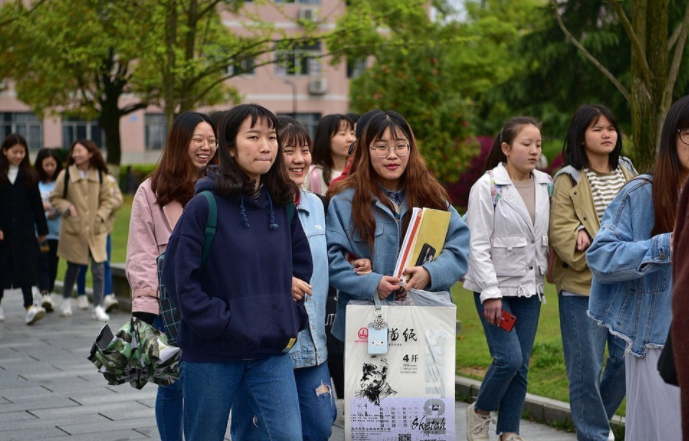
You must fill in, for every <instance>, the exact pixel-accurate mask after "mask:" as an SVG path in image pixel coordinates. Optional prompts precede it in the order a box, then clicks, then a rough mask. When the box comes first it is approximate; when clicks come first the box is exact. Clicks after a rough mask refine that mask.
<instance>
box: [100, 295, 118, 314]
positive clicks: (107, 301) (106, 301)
mask: <svg viewBox="0 0 689 441" xmlns="http://www.w3.org/2000/svg"><path fill="white" fill-rule="evenodd" d="M119 306H120V304H119V302H118V301H117V298H116V297H115V294H108V295H107V296H105V297H104V298H103V308H105V312H110V310H111V309H112V308H115V307H119Z"/></svg>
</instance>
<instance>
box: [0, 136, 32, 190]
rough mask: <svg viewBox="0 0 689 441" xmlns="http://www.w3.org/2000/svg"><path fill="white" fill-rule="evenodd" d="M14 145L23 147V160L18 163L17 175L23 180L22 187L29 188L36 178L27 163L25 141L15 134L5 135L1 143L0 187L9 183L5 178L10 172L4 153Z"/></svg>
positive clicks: (27, 149)
mask: <svg viewBox="0 0 689 441" xmlns="http://www.w3.org/2000/svg"><path fill="white" fill-rule="evenodd" d="M15 145H20V146H22V147H24V159H22V162H20V163H19V173H20V175H21V177H23V179H24V185H25V186H26V187H31V186H33V185H34V184H36V181H37V180H38V176H37V175H36V172H35V171H34V170H33V168H31V162H30V161H29V145H28V144H27V143H26V139H25V138H24V137H23V136H22V135H18V134H16V133H11V134H9V135H7V137H5V140H4V141H3V142H2V147H0V150H2V153H0V186H2V185H4V184H5V183H6V182H10V181H9V178H8V176H7V174H8V173H9V171H10V162H9V160H8V159H7V156H5V153H6V152H7V150H9V149H11V148H12V147H14V146H15Z"/></svg>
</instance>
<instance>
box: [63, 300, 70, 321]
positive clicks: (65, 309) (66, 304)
mask: <svg viewBox="0 0 689 441" xmlns="http://www.w3.org/2000/svg"><path fill="white" fill-rule="evenodd" d="M62 315H63V316H65V317H71V316H72V299H62Z"/></svg>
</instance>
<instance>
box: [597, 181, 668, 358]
mask: <svg viewBox="0 0 689 441" xmlns="http://www.w3.org/2000/svg"><path fill="white" fill-rule="evenodd" d="M651 180H652V178H651V176H649V175H642V176H639V177H637V178H635V179H633V180H631V181H629V182H628V183H627V184H626V185H625V186H624V187H623V188H622V190H620V192H619V193H618V194H617V196H616V197H615V199H614V200H613V201H612V202H611V203H610V205H609V206H608V208H607V209H606V210H605V214H604V215H603V220H602V221H601V228H600V230H599V231H598V234H597V235H596V237H595V239H594V241H593V244H591V247H590V248H589V249H588V251H587V252H586V260H587V262H588V266H589V268H590V269H591V272H592V273H593V284H592V285H591V298H590V299H589V311H588V314H589V316H591V318H593V319H594V320H597V321H598V323H599V324H602V325H605V326H607V327H608V328H610V331H611V332H612V333H613V334H615V335H617V336H619V337H621V338H623V339H625V340H626V341H627V344H628V350H630V351H631V352H632V354H634V355H636V356H643V355H644V353H645V351H646V349H647V348H660V347H663V345H664V344H665V339H666V338H667V334H668V330H669V329H670V318H671V299H672V256H671V253H670V233H663V234H658V235H656V236H653V237H651V230H652V229H653V224H654V222H655V214H654V209H653V198H652V195H651V188H652V181H651Z"/></svg>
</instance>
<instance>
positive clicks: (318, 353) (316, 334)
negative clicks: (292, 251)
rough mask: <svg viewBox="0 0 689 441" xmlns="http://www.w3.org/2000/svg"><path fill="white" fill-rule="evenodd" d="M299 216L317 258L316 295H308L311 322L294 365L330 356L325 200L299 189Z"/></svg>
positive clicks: (301, 337) (292, 352)
mask: <svg viewBox="0 0 689 441" xmlns="http://www.w3.org/2000/svg"><path fill="white" fill-rule="evenodd" d="M297 212H298V213H299V220H300V221H301V226H302V228H303V229H304V233H306V237H307V239H308V240H309V246H310V247H311V257H312V258H313V275H312V276H311V281H308V280H307V282H308V283H309V285H311V286H312V289H311V293H312V295H307V296H306V299H305V306H306V312H307V313H308V314H309V326H308V327H307V328H306V329H304V330H303V331H301V332H300V333H299V337H298V338H297V342H296V343H295V344H294V346H293V347H292V349H291V350H290V351H289V355H290V357H292V365H293V367H294V369H299V368H304V367H311V366H318V365H319V364H322V363H324V362H326V361H327V360H328V350H327V348H326V335H325V302H326V300H327V299H328V286H329V285H328V254H327V243H326V240H325V211H324V210H323V203H322V202H321V200H320V199H319V198H318V196H316V195H315V194H313V193H311V192H310V191H304V190H300V191H299V204H298V205H297Z"/></svg>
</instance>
